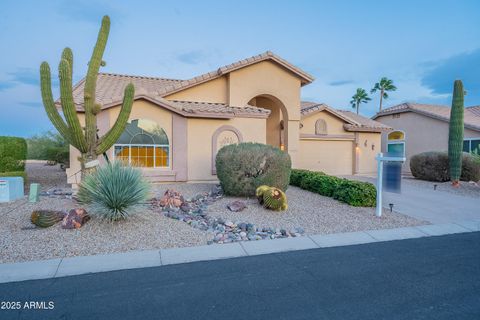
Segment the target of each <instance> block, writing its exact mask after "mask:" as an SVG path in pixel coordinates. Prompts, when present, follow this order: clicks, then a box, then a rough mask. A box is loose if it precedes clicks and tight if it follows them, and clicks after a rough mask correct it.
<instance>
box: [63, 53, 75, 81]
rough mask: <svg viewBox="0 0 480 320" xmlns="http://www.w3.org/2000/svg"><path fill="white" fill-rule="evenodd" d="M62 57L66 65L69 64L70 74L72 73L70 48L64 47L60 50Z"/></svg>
mask: <svg viewBox="0 0 480 320" xmlns="http://www.w3.org/2000/svg"><path fill="white" fill-rule="evenodd" d="M62 59H65V60H67V62H68V65H69V66H70V75H72V74H73V52H72V49H70V48H69V47H66V48H65V49H63V51H62Z"/></svg>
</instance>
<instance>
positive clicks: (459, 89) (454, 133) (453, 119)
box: [448, 80, 464, 186]
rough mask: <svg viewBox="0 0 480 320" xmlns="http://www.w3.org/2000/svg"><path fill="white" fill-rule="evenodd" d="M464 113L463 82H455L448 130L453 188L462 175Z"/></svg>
mask: <svg viewBox="0 0 480 320" xmlns="http://www.w3.org/2000/svg"><path fill="white" fill-rule="evenodd" d="M463 113H464V91H463V84H462V81H461V80H455V82H454V84H453V98H452V108H451V110H450V126H449V130H448V161H449V169H450V180H451V181H452V185H453V186H458V185H459V182H458V181H459V179H460V176H461V175H462V151H463Z"/></svg>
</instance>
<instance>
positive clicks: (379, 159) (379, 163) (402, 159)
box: [375, 152, 406, 217]
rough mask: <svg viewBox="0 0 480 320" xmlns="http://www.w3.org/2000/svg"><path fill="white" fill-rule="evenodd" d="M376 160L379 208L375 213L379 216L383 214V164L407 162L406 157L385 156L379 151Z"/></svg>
mask: <svg viewBox="0 0 480 320" xmlns="http://www.w3.org/2000/svg"><path fill="white" fill-rule="evenodd" d="M375 160H377V208H376V210H375V215H376V216H377V217H381V216H382V208H383V205H382V190H383V164H384V162H385V161H393V162H405V160H406V159H405V157H388V156H387V157H385V156H383V153H381V152H380V153H379V154H378V155H377V156H376V157H375Z"/></svg>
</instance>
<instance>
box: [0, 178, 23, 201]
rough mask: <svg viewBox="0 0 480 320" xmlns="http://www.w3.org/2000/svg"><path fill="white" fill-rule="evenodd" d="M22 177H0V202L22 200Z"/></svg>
mask: <svg viewBox="0 0 480 320" xmlns="http://www.w3.org/2000/svg"><path fill="white" fill-rule="evenodd" d="M23 196H24V189H23V178H22V177H1V176H0V202H9V201H15V200H17V199H20V198H23Z"/></svg>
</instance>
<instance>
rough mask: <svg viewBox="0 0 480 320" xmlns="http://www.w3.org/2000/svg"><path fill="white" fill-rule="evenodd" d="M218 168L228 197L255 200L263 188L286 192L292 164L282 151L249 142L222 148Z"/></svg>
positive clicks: (218, 175)
mask: <svg viewBox="0 0 480 320" xmlns="http://www.w3.org/2000/svg"><path fill="white" fill-rule="evenodd" d="M215 166H216V169H217V177H218V180H220V184H221V186H222V188H223V191H224V192H225V194H227V195H233V196H254V195H255V190H256V189H257V187H259V186H261V185H268V186H272V187H277V188H279V189H281V190H283V191H285V190H286V189H287V187H288V184H289V179H290V171H291V166H292V162H291V160H290V156H289V154H288V153H287V152H284V151H282V150H280V149H279V148H275V147H273V146H269V145H265V144H261V143H252V142H247V143H239V144H231V145H228V146H225V147H223V148H221V149H220V150H219V151H218V153H217V157H216V161H215Z"/></svg>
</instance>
